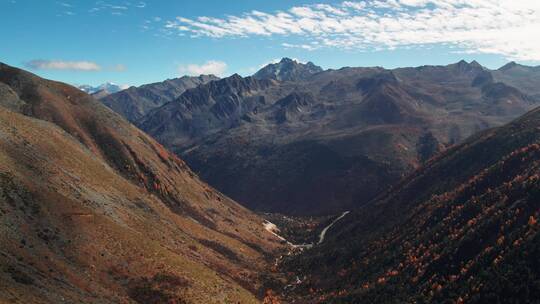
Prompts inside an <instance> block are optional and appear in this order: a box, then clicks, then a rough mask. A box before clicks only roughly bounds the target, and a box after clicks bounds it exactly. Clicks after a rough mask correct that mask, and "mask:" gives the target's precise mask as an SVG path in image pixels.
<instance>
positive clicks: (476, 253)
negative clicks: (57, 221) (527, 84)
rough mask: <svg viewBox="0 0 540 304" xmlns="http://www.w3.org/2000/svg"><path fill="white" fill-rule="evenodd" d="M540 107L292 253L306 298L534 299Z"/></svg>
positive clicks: (452, 153) (537, 288)
mask: <svg viewBox="0 0 540 304" xmlns="http://www.w3.org/2000/svg"><path fill="white" fill-rule="evenodd" d="M539 128H540V111H539V110H534V111H532V112H529V113H527V114H526V115H524V116H523V117H521V118H519V119H518V120H516V121H514V122H512V123H510V124H508V125H506V126H504V127H501V128H497V129H491V130H488V131H485V132H480V133H479V134H477V135H475V136H473V137H472V138H470V139H468V140H467V141H465V142H464V143H463V144H461V145H458V146H456V147H453V148H451V149H449V150H448V151H446V152H445V153H443V154H441V155H440V156H438V157H436V158H434V159H432V160H430V161H429V162H428V163H427V164H426V165H425V166H424V167H423V168H421V169H419V170H417V171H416V172H414V173H412V174H411V175H409V176H408V177H406V178H405V179H403V180H402V182H401V183H400V184H399V185H397V186H395V187H394V188H393V189H391V190H389V191H388V192H387V193H385V194H383V195H381V196H379V197H378V198H377V199H375V200H373V201H372V202H370V203H368V204H367V205H366V206H364V207H363V208H361V209H360V210H358V211H357V212H354V213H351V214H350V216H348V217H346V218H344V219H343V220H342V221H341V222H340V223H338V224H337V225H336V227H334V231H333V233H332V234H330V239H329V240H328V242H327V243H325V244H324V245H323V246H320V247H318V248H316V249H313V250H311V251H308V252H306V254H305V255H300V256H298V257H296V258H292V259H289V260H288V261H287V262H286V263H285V265H286V269H288V270H289V271H291V270H294V271H296V272H297V273H296V274H297V275H298V276H300V277H302V276H303V275H306V279H305V280H304V281H303V282H302V283H301V284H299V285H298V286H297V288H296V289H295V291H294V292H292V293H291V295H292V297H293V298H295V299H298V298H300V299H303V300H301V301H300V302H302V301H307V302H309V303H356V302H362V303H398V302H399V303H410V302H417V303H447V302H448V303H534V302H535V301H536V300H537V299H538V298H539V296H540V285H539V282H540V272H539V271H540V267H539V266H540V265H539V260H538V254H540V234H539V233H538V232H539V230H540V226H539V224H538V220H539V218H540V204H539V198H540V196H539V194H540V177H539V173H540V143H539V140H540V133H539V132H538V130H539Z"/></svg>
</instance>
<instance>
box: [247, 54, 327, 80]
mask: <svg viewBox="0 0 540 304" xmlns="http://www.w3.org/2000/svg"><path fill="white" fill-rule="evenodd" d="M322 71H323V69H322V68H321V67H319V66H316V65H315V64H313V62H307V63H301V62H299V61H298V60H296V59H290V58H283V59H281V61H279V62H277V63H271V64H268V65H266V66H264V67H263V68H261V69H260V70H259V71H258V72H257V73H255V74H253V78H256V79H274V80H279V81H299V80H305V79H307V78H309V77H311V76H312V75H314V74H317V73H319V72H322Z"/></svg>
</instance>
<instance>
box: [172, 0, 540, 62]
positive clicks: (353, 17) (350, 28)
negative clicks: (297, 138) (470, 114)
mask: <svg viewBox="0 0 540 304" xmlns="http://www.w3.org/2000/svg"><path fill="white" fill-rule="evenodd" d="M165 27H166V29H168V30H176V31H177V32H179V33H180V34H184V35H186V34H187V35H190V36H191V37H203V36H205V37H213V38H220V39H223V38H227V37H252V36H261V37H270V36H281V37H283V39H285V40H286V41H285V42H284V43H282V46H283V47H285V48H302V49H305V50H316V49H320V48H339V49H366V50H380V49H398V48H410V47H424V46H429V45H434V44H441V45H452V46H454V47H458V48H460V49H461V51H463V52H468V53H486V54H498V55H503V56H505V57H506V58H509V59H517V60H534V61H538V60H540V39H536V38H535V37H536V36H537V35H538V33H540V1H537V0H520V1H515V0H386V1H382V0H366V1H360V2H359V1H344V2H341V3H338V4H334V5H328V4H315V5H306V6H296V7H291V8H289V9H287V10H285V11H276V12H261V11H251V12H247V13H244V14H241V15H237V16H226V17H224V18H216V17H208V16H201V17H197V18H193V19H190V18H185V17H182V16H179V17H177V18H176V19H175V20H169V21H167V22H166V24H165ZM298 40H300V43H298Z"/></svg>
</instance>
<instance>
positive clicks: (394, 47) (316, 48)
mask: <svg viewBox="0 0 540 304" xmlns="http://www.w3.org/2000/svg"><path fill="white" fill-rule="evenodd" d="M539 2H540V1H533V0H531V1H528V0H522V1H510V0H497V1H495V0H469V1H464V0H389V1H382V0H365V1H311V0H302V1H300V0H294V1H293V0H289V1H284V0H272V1H268V0H230V1H223V0H221V1H217V0H214V1H208V0H199V1H165V0H160V1H157V0H155V1H150V0H147V1H137V0H129V1H124V0H119V1H116V0H103V1H80V0H79V1H75V0H71V1H69V0H61V1H46V0H40V1H34V0H0V25H1V26H0V35H1V36H2V37H3V43H2V46H1V47H0V61H2V62H5V63H7V64H10V65H14V66H17V67H21V68H25V69H29V70H31V71H32V72H34V73H36V74H38V75H40V76H43V77H47V78H51V79H55V80H60V81H64V82H68V83H72V84H91V85H97V84H101V83H103V82H106V81H112V82H115V83H119V84H129V85H140V84H143V83H149V82H155V81H162V80H164V79H167V78H174V77H178V76H180V75H181V74H198V73H201V72H204V73H206V72H213V73H216V74H220V75H221V76H226V75H230V74H232V73H239V74H241V75H250V74H252V73H254V72H255V71H256V70H257V69H258V68H259V67H260V66H261V65H263V64H265V63H268V62H271V61H273V60H275V59H278V58H281V57H291V58H297V59H298V60H300V61H313V62H314V63H316V64H318V65H321V66H322V67H323V68H339V67H343V66H384V67H388V68H393V67H399V66H418V65H424V64H448V63H452V62H457V61H459V60H460V59H465V60H477V61H479V62H480V63H481V64H483V65H485V66H487V67H489V68H498V67H499V66H501V65H503V64H505V63H506V62H508V61H510V60H515V61H518V62H520V63H523V64H529V65H538V64H540V42H538V40H539V39H537V36H538V33H540V5H539Z"/></svg>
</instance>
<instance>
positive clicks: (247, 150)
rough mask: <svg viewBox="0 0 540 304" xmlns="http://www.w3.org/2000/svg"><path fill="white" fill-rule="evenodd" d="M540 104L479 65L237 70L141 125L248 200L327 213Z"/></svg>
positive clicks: (356, 202)
mask: <svg viewBox="0 0 540 304" xmlns="http://www.w3.org/2000/svg"><path fill="white" fill-rule="evenodd" d="M284 62H288V60H284ZM508 77H509V79H513V78H512V76H511V75H510V76H508ZM537 101H538V99H537V98H536V97H534V96H531V95H529V94H528V93H527V91H521V90H519V89H517V88H515V87H513V86H511V85H509V84H508V82H505V81H499V80H497V78H496V75H495V73H494V71H491V70H488V69H486V68H484V67H482V66H481V65H480V64H478V63H477V62H474V61H473V62H470V63H468V62H465V61H460V62H458V63H455V64H450V65H446V66H422V67H416V68H399V69H393V70H388V69H384V68H381V67H371V68H342V69H339V70H326V71H323V72H318V73H315V74H311V76H308V77H306V78H304V79H303V80H299V81H279V80H276V79H275V77H272V76H271V77H270V78H261V79H258V78H255V77H246V78H243V77H240V76H239V75H233V76H231V77H228V78H224V79H221V80H219V81H214V82H211V83H208V84H203V85H200V86H198V87H196V88H193V89H189V90H187V91H186V92H185V93H184V94H182V95H181V96H180V97H179V98H178V99H176V100H174V101H172V102H169V103H167V104H165V105H163V106H162V107H159V108H156V109H154V110H152V111H151V112H149V113H148V114H147V115H145V116H144V117H143V118H141V119H140V120H138V121H137V122H136V123H137V125H138V126H140V127H141V128H142V129H143V130H145V131H146V132H148V133H149V134H151V135H152V136H154V137H155V138H156V139H158V140H159V141H160V142H162V143H163V144H164V145H166V146H167V147H168V148H170V149H172V150H173V151H174V152H176V153H177V154H178V155H181V156H182V157H183V158H184V159H186V161H187V162H188V164H189V165H190V166H191V167H192V168H193V169H194V170H195V171H196V172H198V173H199V174H200V175H201V176H202V178H203V179H204V180H206V181H207V182H209V183H210V184H211V185H213V186H215V187H216V188H217V189H219V190H220V191H222V192H224V193H226V194H227V195H230V196H231V197H233V198H234V199H235V200H237V201H239V202H241V203H243V204H245V205H246V206H248V207H249V208H252V209H255V210H261V211H271V212H282V213H293V214H307V213H309V214H328V213H337V212H340V211H345V210H350V209H354V208H357V207H358V206H360V205H362V204H363V203H365V202H367V201H369V200H371V199H373V198H374V196H375V195H377V193H379V192H380V191H382V190H384V189H387V188H388V187H389V186H390V185H392V184H394V183H396V182H397V181H399V180H400V179H401V178H402V177H403V176H404V175H406V174H407V173H409V172H411V171H412V170H414V169H415V168H418V167H419V166H420V165H421V164H422V162H424V161H426V160H428V159H429V158H431V157H432V156H434V155H435V154H437V153H438V152H440V151H441V150H444V149H445V148H446V147H448V146H451V145H453V144H456V143H459V142H461V141H462V140H464V139H465V138H467V137H468V136H470V135H472V134H474V133H476V132H478V131H480V130H483V129H486V128H489V127H494V126H500V125H502V124H504V123H507V122H509V121H510V120H512V119H514V118H515V117H517V116H519V115H521V114H523V113H525V112H526V111H528V110H530V109H531V108H533V107H534V106H535V105H536V103H537Z"/></svg>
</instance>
